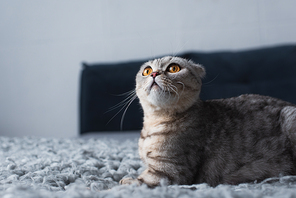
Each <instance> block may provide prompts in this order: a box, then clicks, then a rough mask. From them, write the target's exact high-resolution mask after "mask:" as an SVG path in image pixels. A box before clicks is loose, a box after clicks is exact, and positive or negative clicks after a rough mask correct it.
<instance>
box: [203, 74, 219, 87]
mask: <svg viewBox="0 0 296 198" xmlns="http://www.w3.org/2000/svg"><path fill="white" fill-rule="evenodd" d="M218 76H219V74H217V76H216V77H215V78H213V79H212V80H210V81H209V82H206V83H203V85H207V84H210V83H211V82H213V81H214V80H216V78H218Z"/></svg>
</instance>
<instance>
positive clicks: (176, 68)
mask: <svg viewBox="0 0 296 198" xmlns="http://www.w3.org/2000/svg"><path fill="white" fill-rule="evenodd" d="M180 70H181V67H180V66H179V65H177V64H171V65H170V66H169V67H168V69H167V71H168V72H171V73H177V72H179V71H180Z"/></svg>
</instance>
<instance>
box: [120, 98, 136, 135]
mask: <svg viewBox="0 0 296 198" xmlns="http://www.w3.org/2000/svg"><path fill="white" fill-rule="evenodd" d="M136 98H137V95H134V97H133V98H132V99H131V100H130V101H129V103H128V105H127V106H126V108H125V110H124V112H123V114H122V116H121V120H120V130H121V131H122V129H123V120H124V117H125V114H126V112H127V109H128V108H129V106H130V105H131V104H132V102H133V101H134V100H135V99H136Z"/></svg>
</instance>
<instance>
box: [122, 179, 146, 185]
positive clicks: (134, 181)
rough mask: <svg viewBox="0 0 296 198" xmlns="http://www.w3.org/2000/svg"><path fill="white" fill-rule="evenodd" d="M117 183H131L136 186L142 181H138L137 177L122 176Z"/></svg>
mask: <svg viewBox="0 0 296 198" xmlns="http://www.w3.org/2000/svg"><path fill="white" fill-rule="evenodd" d="M119 184H121V185H131V184H136V185H137V186H140V185H141V184H142V182H140V181H139V180H138V179H133V178H130V177H128V178H123V179H122V180H120V181H119Z"/></svg>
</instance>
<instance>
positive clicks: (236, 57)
mask: <svg viewBox="0 0 296 198" xmlns="http://www.w3.org/2000/svg"><path fill="white" fill-rule="evenodd" d="M179 56H181V57H184V58H187V59H191V60H193V61H194V62H196V63H199V64H202V65H203V66H204V67H205V68H206V72H207V75H206V78H205V79H203V87H202V91H201V95H200V97H201V99H203V100H207V99H214V98H227V97H233V96H238V95H240V94H245V93H256V94H262V95H269V96H273V97H276V98H280V99H283V100H286V101H289V102H292V103H296V93H295V92H296V45H286V46H278V47H269V48H262V49H254V50H245V51H238V52H229V51H228V52H213V53H200V52H189V53H184V54H180V55H179ZM147 60H148V59H147ZM147 60H140V61H131V62H123V63H114V64H87V63H83V70H82V72H81V80H80V83H81V84H80V86H81V87H80V133H81V134H82V133H87V132H94V131H119V130H120V122H121V116H122V113H119V114H118V115H117V116H115V117H114V118H113V119H112V117H113V116H114V115H115V114H116V113H117V112H118V111H119V110H120V108H117V109H115V110H113V111H109V110H110V108H112V107H113V106H115V105H117V104H118V103H120V102H121V101H123V100H124V99H125V98H126V97H124V96H122V95H121V94H123V93H126V92H128V91H131V90H133V89H134V87H135V76H136V73H137V72H138V69H139V67H140V66H141V65H142V64H143V63H144V62H146V61H147ZM111 119H112V120H111ZM141 127H142V110H141V107H140V105H139V102H138V100H135V101H134V102H133V103H132V104H131V106H130V107H129V109H128V111H127V113H126V115H125V118H124V122H123V128H122V130H123V132H124V131H125V130H140V129H141Z"/></svg>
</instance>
